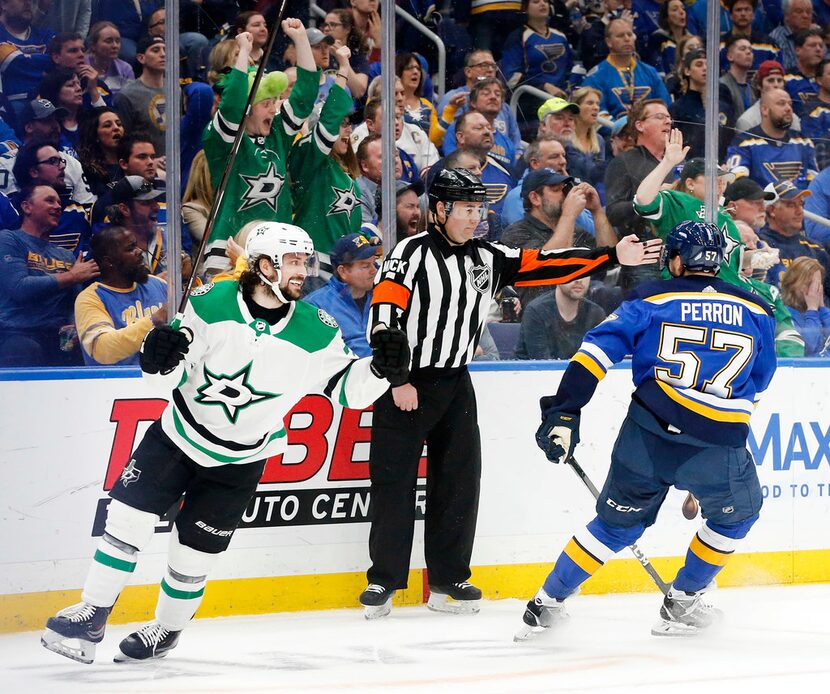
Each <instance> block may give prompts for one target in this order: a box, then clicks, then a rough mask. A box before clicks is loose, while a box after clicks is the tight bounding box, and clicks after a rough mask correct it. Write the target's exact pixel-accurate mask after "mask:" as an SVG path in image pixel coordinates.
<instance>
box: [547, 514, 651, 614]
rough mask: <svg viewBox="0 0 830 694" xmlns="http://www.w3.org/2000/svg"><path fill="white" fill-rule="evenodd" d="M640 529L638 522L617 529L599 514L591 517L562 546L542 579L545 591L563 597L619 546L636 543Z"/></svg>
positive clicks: (583, 580)
mask: <svg viewBox="0 0 830 694" xmlns="http://www.w3.org/2000/svg"><path fill="white" fill-rule="evenodd" d="M643 529H644V528H643V526H642V525H636V526H634V527H632V528H617V527H614V526H612V525H609V524H608V523H606V522H605V521H604V520H602V519H601V518H599V517H597V518H594V520H592V521H591V522H590V523H588V525H587V526H586V527H585V529H583V530H580V531H579V532H578V533H576V534H575V535H574V536H573V537H572V538H571V540H570V541H569V542H568V544H567V545H565V549H564V550H562V554H560V555H559V558H558V559H557V560H556V565H555V566H554V567H553V571H551V572H550V574H548V577H547V579H545V583H544V585H543V588H544V591H545V593H547V594H548V595H549V596H550V597H552V598H555V599H556V600H564V599H565V598H567V597H568V596H569V595H571V594H573V593H574V592H575V591H576V589H577V588H579V586H580V585H581V584H582V583H584V582H585V581H586V580H587V579H588V578H590V577H591V576H593V575H594V574H595V573H596V572H597V571H598V570H599V568H600V567H602V566H603V565H604V564H605V562H607V561H608V560H609V559H610V558H611V557H613V556H614V555H615V554H616V553H617V552H619V551H620V550H621V549H622V548H623V547H627V546H628V545H630V544H632V543H634V542H636V541H637V539H638V538H639V537H640V535H642V533H643Z"/></svg>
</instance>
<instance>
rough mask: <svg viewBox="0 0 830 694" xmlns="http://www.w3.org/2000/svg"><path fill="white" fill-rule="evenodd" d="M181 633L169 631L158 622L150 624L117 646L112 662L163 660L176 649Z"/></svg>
mask: <svg viewBox="0 0 830 694" xmlns="http://www.w3.org/2000/svg"><path fill="white" fill-rule="evenodd" d="M181 633H182V632H181V631H170V630H169V629H166V628H165V627H163V626H162V625H161V624H159V623H158V622H150V623H149V624H145V625H144V626H143V627H141V629H139V630H138V631H134V632H133V633H132V634H130V635H129V636H128V637H127V638H126V639H124V640H123V641H122V642H121V643H119V644H118V649H119V652H118V653H117V654H116V655H115V657H114V658H113V660H114V661H115V662H116V663H129V662H132V661H135V660H152V659H154V658H163V657H164V656H166V655H167V654H168V653H169V652H170V651H172V650H173V649H174V648H175V647H176V644H177V643H178V642H179V635H180V634H181Z"/></svg>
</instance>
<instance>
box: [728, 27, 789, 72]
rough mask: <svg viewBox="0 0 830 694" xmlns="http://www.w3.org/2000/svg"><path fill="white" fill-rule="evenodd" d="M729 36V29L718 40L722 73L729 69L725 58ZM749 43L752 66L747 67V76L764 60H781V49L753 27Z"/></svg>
mask: <svg viewBox="0 0 830 694" xmlns="http://www.w3.org/2000/svg"><path fill="white" fill-rule="evenodd" d="M731 36H732V32H731V31H730V32H729V33H728V34H725V35H724V36H723V37H722V38H721V41H720V69H721V72H722V73H723V72H726V71H727V70H728V69H729V61H728V60H727V59H726V43H727V41H729V39H730V38H731ZM749 43H750V44H751V46H752V67H750V68H749V73H748V75H747V76H748V77H749V78H750V79H751V78H752V76H753V75H754V74H755V73H756V72H757V71H758V68H759V67H760V66H761V63H763V62H764V61H765V60H774V61H775V62H777V63H780V62H781V49H780V48H778V46H777V45H776V44H775V41H773V40H772V39H771V38H770V37H769V36H767V35H766V34H764V33H762V32H760V31H755V30H754V29H753V30H752V33H751V34H750V36H749Z"/></svg>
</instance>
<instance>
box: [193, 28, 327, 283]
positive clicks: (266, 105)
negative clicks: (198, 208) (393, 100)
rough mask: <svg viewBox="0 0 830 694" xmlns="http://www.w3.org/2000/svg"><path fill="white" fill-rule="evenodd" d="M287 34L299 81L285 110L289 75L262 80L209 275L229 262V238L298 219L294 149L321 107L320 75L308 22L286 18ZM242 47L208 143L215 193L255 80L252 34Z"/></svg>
mask: <svg viewBox="0 0 830 694" xmlns="http://www.w3.org/2000/svg"><path fill="white" fill-rule="evenodd" d="M282 30H283V31H284V32H285V35H286V36H287V37H288V38H290V39H291V40H292V41H293V42H294V45H295V47H296V49H297V83H296V84H295V85H294V88H293V89H292V90H291V95H290V96H289V97H288V99H286V100H285V101H283V102H282V104H281V105H279V97H280V94H281V93H282V92H283V91H285V89H286V87H287V85H288V80H287V78H286V76H285V74H283V73H282V72H272V73H269V74H266V75H265V76H264V77H263V78H262V80H261V82H260V85H259V89H258V90H257V93H256V96H255V97H254V102H253V106H252V107H251V112H250V115H249V116H248V118H247V120H246V121H245V123H244V128H245V135H244V136H243V137H242V142H241V144H240V147H239V152H238V153H237V155H236V159H235V161H234V167H233V170H232V171H231V175H230V178H229V181H228V185H227V189H226V190H225V196H224V198H223V199H222V206H221V208H220V209H219V212H218V214H217V215H216V220H215V223H214V225H213V227H212V228H211V230H210V237H209V238H208V244H207V248H206V250H205V269H206V270H207V271H208V272H209V273H211V272H215V271H217V270H220V269H222V268H224V267H225V266H226V265H227V258H226V257H225V246H226V244H227V240H228V238H230V237H231V236H233V235H234V234H235V233H236V232H237V231H239V230H240V229H241V228H242V227H243V226H245V224H246V223H247V222H251V221H254V220H266V221H277V222H291V218H292V212H293V210H292V205H291V194H290V192H289V189H288V185H286V184H287V181H286V175H287V172H288V152H289V150H290V149H291V144H292V143H293V141H294V138H295V136H296V135H297V133H298V132H299V131H300V128H302V126H303V123H304V122H305V119H306V118H308V116H309V114H310V113H311V110H312V108H313V107H314V101H315V99H316V98H317V89H318V85H319V81H320V74H319V73H318V72H317V66H316V65H315V63H314V56H313V55H312V53H311V46H310V45H309V43H308V36H307V35H306V31H305V27H303V24H302V22H300V20H299V19H286V20H284V21H283V23H282ZM236 43H237V44H238V46H239V54H238V56H237V58H236V62H235V63H234V66H233V68H232V69H231V71H230V72H229V73H228V75H227V77H226V78H225V80H224V84H223V87H224V89H223V92H222V100H221V101H220V102H219V108H218V110H217V111H216V115H215V116H214V117H213V120H212V121H211V123H210V125H208V127H207V128H206V129H205V134H204V136H203V138H202V139H203V141H204V146H205V156H206V158H207V162H208V168H209V169H210V177H211V182H212V183H213V186H214V188H216V187H217V186H218V185H219V181H220V179H221V178H222V172H223V171H224V169H225V164H226V163H227V160H228V157H229V156H230V152H231V148H232V146H233V141H234V137H235V136H236V132H237V130H238V129H239V127H240V124H241V123H242V118H243V116H244V115H245V103H246V100H247V97H248V92H249V90H250V88H251V86H252V84H253V80H254V75H253V73H249V70H248V66H249V57H250V54H251V50H252V48H253V40H252V38H251V34H250V33H249V32H243V33H241V34H239V35H238V36H237V37H236Z"/></svg>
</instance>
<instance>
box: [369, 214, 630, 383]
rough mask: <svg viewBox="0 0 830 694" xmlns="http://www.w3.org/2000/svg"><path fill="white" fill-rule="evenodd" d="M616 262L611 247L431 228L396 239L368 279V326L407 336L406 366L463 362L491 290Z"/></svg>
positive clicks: (559, 280)
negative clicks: (511, 241) (523, 243)
mask: <svg viewBox="0 0 830 694" xmlns="http://www.w3.org/2000/svg"><path fill="white" fill-rule="evenodd" d="M616 263H617V254H616V251H615V250H614V249H613V248H597V249H588V248H567V249H563V250H554V251H539V250H535V249H522V248H509V247H507V246H502V245H501V244H498V243H491V242H489V241H485V240H482V239H472V240H470V241H468V242H467V243H465V244H464V245H462V246H452V245H450V244H449V243H448V242H447V240H446V239H445V238H444V237H443V236H442V235H441V234H440V232H438V231H437V230H435V229H433V228H430V229H428V230H427V231H425V232H423V233H420V234H417V235H415V236H411V237H409V238H407V239H404V240H403V241H401V242H400V243H399V244H398V245H397V246H395V248H394V250H393V251H392V253H391V254H390V255H389V256H388V257H387V258H386V260H384V262H383V266H382V267H381V271H380V272H379V273H378V276H377V278H376V280H375V282H376V284H375V288H374V291H373V293H372V309H371V315H370V321H369V331H370V332H371V329H372V327H373V326H375V325H377V324H378V323H384V324H386V325H388V326H390V327H397V328H400V329H401V330H403V331H404V332H405V333H406V334H407V336H408V337H409V346H410V349H411V350H412V368H413V369H419V368H421V369H422V368H427V367H437V368H452V367H460V366H465V365H466V364H469V363H470V361H471V360H472V358H473V355H474V354H475V350H476V347H477V346H478V341H479V338H480V336H481V331H482V328H483V326H484V321H485V319H486V317H487V312H488V311H489V308H490V304H491V301H492V300H493V297H494V296H495V294H497V293H498V292H499V290H501V289H502V288H503V287H505V286H507V285H515V286H517V287H527V286H533V285H539V284H564V283H566V282H570V281H572V280H575V279H577V278H579V277H584V276H586V275H592V274H595V273H597V272H600V271H602V270H605V269H608V268H609V267H610V266H613V265H615V264H616Z"/></svg>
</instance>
